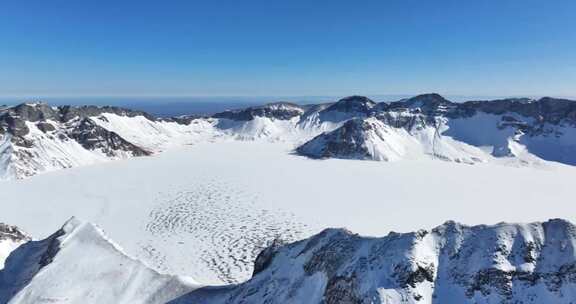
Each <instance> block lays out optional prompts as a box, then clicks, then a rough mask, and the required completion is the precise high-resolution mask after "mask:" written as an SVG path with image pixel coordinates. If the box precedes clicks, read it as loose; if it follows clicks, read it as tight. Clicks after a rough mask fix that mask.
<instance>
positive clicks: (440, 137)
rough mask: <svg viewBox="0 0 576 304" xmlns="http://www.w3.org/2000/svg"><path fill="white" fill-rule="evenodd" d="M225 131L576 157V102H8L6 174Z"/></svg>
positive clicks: (338, 146)
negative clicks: (179, 105)
mask: <svg viewBox="0 0 576 304" xmlns="http://www.w3.org/2000/svg"><path fill="white" fill-rule="evenodd" d="M218 138H235V139H239V140H258V139H265V140H273V141H287V142H291V143H293V144H294V146H295V151H296V152H298V153H299V154H301V155H305V156H308V157H312V158H347V159H367V160H380V161H394V160H405V159H419V158H433V159H440V160H445V161H453V162H460V163H469V164H473V163H478V162H491V161H496V162H499V161H503V162H514V163H518V164H540V163H542V162H543V161H555V162H560V163H564V164H569V165H576V102H574V101H571V100H565V99H555V98H549V97H545V98H541V99H537V100H533V99H528V98H511V99H502V100H491V101H469V102H464V103H453V102H450V101H449V100H446V99H445V98H443V97H442V96H440V95H438V94H424V95H419V96H415V97H412V98H408V99H404V100H400V101H395V102H389V103H386V102H380V103H376V102H374V101H372V100H370V99H369V98H366V97H363V96H350V97H346V98H343V99H341V100H339V101H337V102H334V103H327V104H318V105H306V106H300V105H296V104H293V103H288V102H278V103H271V104H266V105H263V106H257V107H248V108H245V109H240V110H231V111H225V112H222V113H217V114H214V115H213V116H211V117H196V116H180V117H174V118H169V119H158V118H155V117H153V116H151V115H149V114H147V113H144V112H140V111H132V110H127V109H122V108H116V107H95V106H81V107H73V106H61V107H50V106H48V105H46V104H42V103H34V104H22V105H18V106H15V107H7V108H1V109H0V178H23V177H27V176H31V175H34V174H37V173H40V172H45V171H50V170H57V169H63V168H69V167H74V166H80V165H85V164H91V163H95V162H100V161H105V160H110V159H120V158H127V157H135V156H147V155H150V154H152V153H155V152H159V151H162V150H163V149H165V148H168V147H170V146H173V145H181V144H190V143H194V142H197V141H201V140H214V139H218Z"/></svg>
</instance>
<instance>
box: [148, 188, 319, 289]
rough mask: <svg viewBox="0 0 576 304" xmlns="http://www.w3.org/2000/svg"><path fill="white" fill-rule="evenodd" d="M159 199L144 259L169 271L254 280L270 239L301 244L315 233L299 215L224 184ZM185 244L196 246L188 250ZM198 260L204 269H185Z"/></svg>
mask: <svg viewBox="0 0 576 304" xmlns="http://www.w3.org/2000/svg"><path fill="white" fill-rule="evenodd" d="M157 201H158V205H157V206H155V207H154V208H153V209H152V210H151V211H150V215H149V220H148V222H147V224H146V232H148V233H150V234H151V239H150V241H149V242H148V243H145V244H143V247H142V248H143V250H144V251H145V256H144V258H145V259H149V260H151V261H153V265H152V266H155V268H157V269H161V270H162V271H165V272H167V273H188V275H189V276H192V277H202V278H204V280H205V281H206V280H207V279H209V281H210V282H212V283H220V282H226V283H236V282H239V281H243V280H246V279H248V278H250V275H251V274H252V270H253V263H254V260H255V259H256V256H257V255H258V253H260V251H261V250H262V249H264V248H265V247H266V246H268V245H269V243H270V242H271V241H273V240H281V241H284V242H292V241H296V240H299V239H300V238H302V235H303V234H304V233H303V232H307V231H309V230H310V228H309V227H307V225H306V224H303V223H300V222H299V221H298V219H296V218H295V217H294V215H292V214H290V213H287V212H280V211H278V210H267V209H265V206H262V205H259V204H258V197H257V196H256V195H255V194H253V193H247V192H245V191H244V190H243V189H242V188H240V187H238V185H234V184H231V183H226V182H225V181H222V180H211V181H207V182H202V183H199V184H196V185H193V186H191V187H190V188H188V189H186V190H184V191H180V192H177V193H166V194H160V195H159V197H158V198H157ZM186 243H188V244H189V243H192V244H194V246H193V247H191V248H190V247H189V246H185V247H183V246H182V245H184V244H186ZM183 248H184V251H185V252H181V251H182V250H181V249H183ZM175 261H178V263H174V262H175ZM199 262H201V263H202V264H201V266H202V267H199V268H196V269H188V267H182V265H189V264H198V263H199ZM175 264H176V265H178V266H179V267H178V268H176V269H175V268H174V265H175ZM189 271H191V272H189Z"/></svg>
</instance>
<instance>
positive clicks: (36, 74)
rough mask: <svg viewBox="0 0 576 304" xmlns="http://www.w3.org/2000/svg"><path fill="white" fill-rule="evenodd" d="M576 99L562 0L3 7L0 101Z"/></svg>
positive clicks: (568, 15) (567, 10) (574, 54)
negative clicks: (426, 96)
mask: <svg viewBox="0 0 576 304" xmlns="http://www.w3.org/2000/svg"><path fill="white" fill-rule="evenodd" d="M431 91H434V92H439V93H442V94H447V95H451V94H459V95H554V96H576V1H574V0H555V1H545V0H470V1H467V0H421V1H416V0H388V1H387V0H379V1H309V0H308V1H300V0H294V1H274V0H267V1H238V0H235V1H194V0H189V1H170V0H166V1H159V0H156V1H143V0H139V1H126V0H125V1H106V0H98V1H78V0H74V1H72V0H70V1H59V0H50V1H43V0H37V1H2V2H0V95H4V96H7V95H27V96H34V95H39V96H40V95H79V96H80V95H93V96H94V95H96V96H98V95H103V96H115V95H140V96H144V95H152V96H153V95H182V96H185V95H196V96H206V95H212V96H226V95H228V96H234V95H239V96H251V95H252V96H255V95H260V96H282V95H285V96H298V95H348V94H365V95H374V94H411V93H420V92H431Z"/></svg>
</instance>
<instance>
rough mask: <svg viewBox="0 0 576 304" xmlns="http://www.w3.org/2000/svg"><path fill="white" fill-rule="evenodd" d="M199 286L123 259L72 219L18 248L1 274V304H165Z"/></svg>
mask: <svg viewBox="0 0 576 304" xmlns="http://www.w3.org/2000/svg"><path fill="white" fill-rule="evenodd" d="M196 287H197V285H196V284H195V283H194V282H193V281H192V280H191V279H188V278H184V277H178V276H171V275H165V274H160V273H158V272H156V271H154V270H152V269H150V268H148V267H147V266H146V265H144V264H142V263H141V262H140V261H137V260H134V259H132V258H130V257H128V256H127V255H125V254H124V253H123V252H122V250H121V249H120V248H119V247H118V246H117V245H116V244H114V243H113V242H112V241H110V240H109V239H107V238H106V237H105V236H104V234H103V233H102V231H100V230H99V229H98V228H96V227H95V226H93V225H92V224H89V223H86V222H81V221H79V220H76V219H71V220H69V221H68V222H66V224H64V226H63V227H62V228H61V229H59V230H58V231H56V232H55V233H54V234H52V235H51V236H49V237H48V238H46V239H44V240H41V241H29V240H28V241H27V242H26V243H24V244H22V245H20V246H19V247H18V248H16V249H15V250H14V251H12V253H11V254H10V256H9V257H8V259H7V260H6V265H5V267H4V269H2V270H0V303H11V304H16V303H22V304H24V303H159V304H160V303H166V302H167V301H170V300H172V299H174V298H176V297H178V296H181V295H183V294H185V293H187V292H190V291H191V290H193V289H194V288H196Z"/></svg>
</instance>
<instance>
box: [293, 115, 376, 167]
mask: <svg viewBox="0 0 576 304" xmlns="http://www.w3.org/2000/svg"><path fill="white" fill-rule="evenodd" d="M375 128H376V127H375V126H374V125H373V124H371V123H370V122H369V121H367V120H364V119H360V118H355V119H351V120H348V121H346V122H345V123H344V125H342V127H340V128H338V129H336V130H334V131H332V132H330V133H327V134H322V135H319V136H317V137H316V138H314V139H312V140H311V141H308V142H307V143H305V144H303V145H302V146H300V147H298V148H297V149H296V151H297V152H298V153H299V154H301V155H306V156H309V157H311V158H332V157H335V158H356V159H370V158H371V155H370V152H369V151H368V146H367V145H366V140H367V138H366V132H369V131H371V130H374V129H375Z"/></svg>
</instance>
